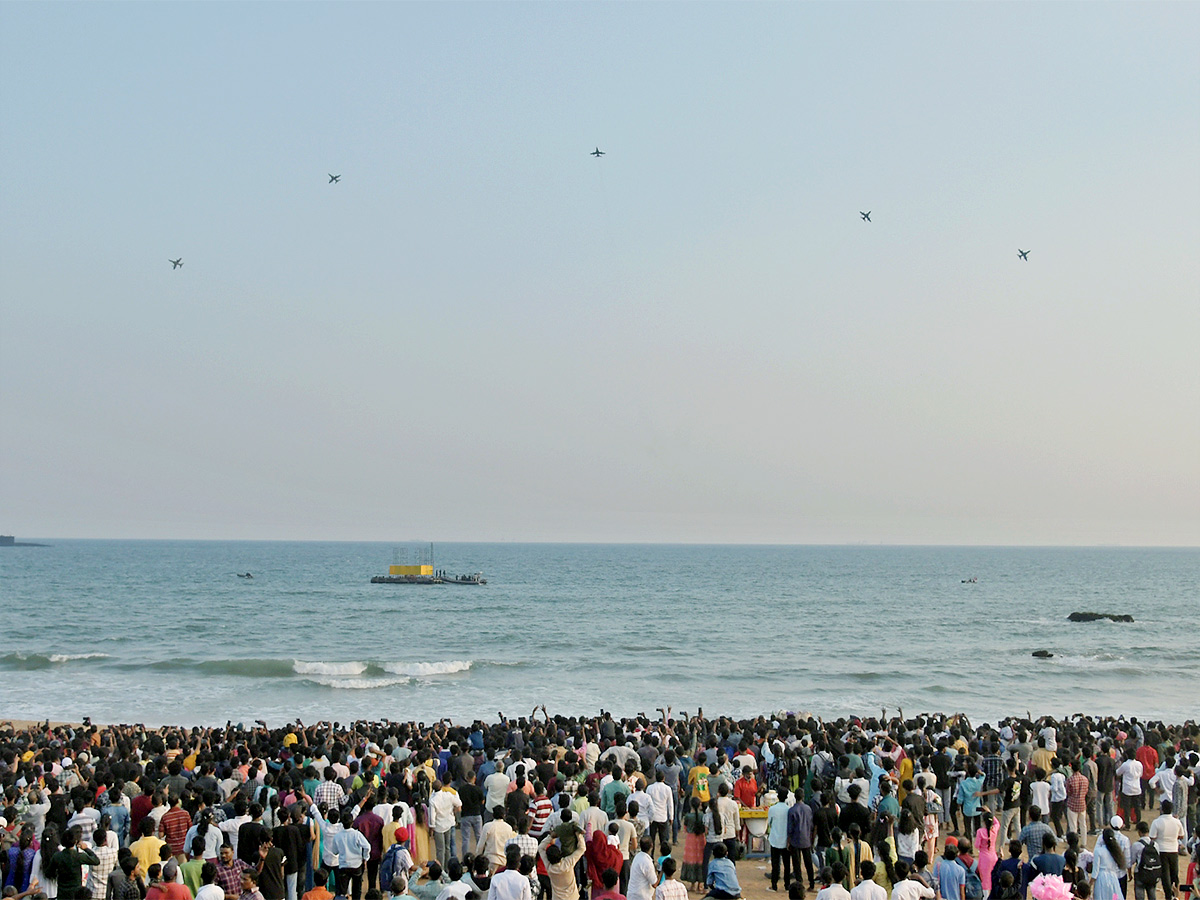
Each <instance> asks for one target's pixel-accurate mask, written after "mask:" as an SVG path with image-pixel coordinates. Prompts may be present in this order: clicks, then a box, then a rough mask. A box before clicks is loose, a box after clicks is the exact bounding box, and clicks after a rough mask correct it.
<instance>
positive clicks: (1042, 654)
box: [1033, 650, 1054, 659]
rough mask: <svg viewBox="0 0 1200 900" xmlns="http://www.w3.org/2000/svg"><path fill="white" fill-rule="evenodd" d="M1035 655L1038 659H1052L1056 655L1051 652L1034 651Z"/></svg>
mask: <svg viewBox="0 0 1200 900" xmlns="http://www.w3.org/2000/svg"><path fill="white" fill-rule="evenodd" d="M1033 655H1034V656H1036V657H1037V658H1038V659H1050V658H1051V657H1052V656H1054V654H1053V653H1051V652H1050V651H1049V650H1034V651H1033Z"/></svg>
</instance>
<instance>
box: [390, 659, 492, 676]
mask: <svg viewBox="0 0 1200 900" xmlns="http://www.w3.org/2000/svg"><path fill="white" fill-rule="evenodd" d="M471 662H472V661H471V660H469V659H450V660H446V661H445V662H390V663H383V664H382V666H381V668H382V669H383V670H384V671H385V672H391V673H393V674H394V675H418V676H422V677H425V676H429V675H451V674H453V673H454V672H465V671H467V669H469V668H471Z"/></svg>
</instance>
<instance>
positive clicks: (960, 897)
mask: <svg viewBox="0 0 1200 900" xmlns="http://www.w3.org/2000/svg"><path fill="white" fill-rule="evenodd" d="M933 885H934V886H933V889H934V892H935V894H936V895H937V900H966V897H967V870H966V869H964V868H963V867H962V866H960V865H959V864H958V847H956V846H955V845H954V844H947V845H946V849H945V851H944V852H943V854H942V858H941V859H940V860H938V864H937V865H936V866H934V868H933Z"/></svg>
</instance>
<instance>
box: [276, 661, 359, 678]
mask: <svg viewBox="0 0 1200 900" xmlns="http://www.w3.org/2000/svg"><path fill="white" fill-rule="evenodd" d="M292 670H293V671H294V672H295V673H296V674H297V675H361V674H362V673H363V672H365V671H367V664H366V663H361V662H355V661H351V662H304V661H302V660H299V659H296V660H293V661H292Z"/></svg>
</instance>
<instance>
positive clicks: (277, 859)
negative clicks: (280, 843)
mask: <svg viewBox="0 0 1200 900" xmlns="http://www.w3.org/2000/svg"><path fill="white" fill-rule="evenodd" d="M238 845H239V847H240V846H241V836H240V832H239V836H238ZM283 867H284V855H283V851H282V850H280V849H279V848H278V847H276V846H275V845H274V844H273V843H272V842H271V836H270V835H269V834H268V835H267V836H266V837H264V838H263V840H262V843H261V844H259V847H258V891H259V893H260V894H262V895H263V900H284V898H285V897H287V883H286V881H285V879H284V872H283Z"/></svg>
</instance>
